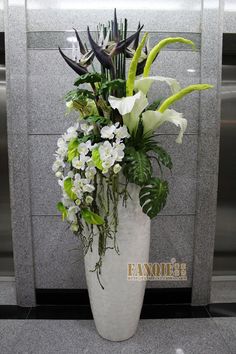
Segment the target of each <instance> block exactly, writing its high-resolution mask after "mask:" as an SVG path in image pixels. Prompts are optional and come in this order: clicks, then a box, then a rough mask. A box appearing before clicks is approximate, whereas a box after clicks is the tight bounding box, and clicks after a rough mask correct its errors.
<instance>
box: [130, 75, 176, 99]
mask: <svg viewBox="0 0 236 354" xmlns="http://www.w3.org/2000/svg"><path fill="white" fill-rule="evenodd" d="M155 81H162V82H166V83H167V84H168V85H169V86H170V89H171V92H172V94H175V93H177V92H178V91H179V90H180V89H181V87H180V84H179V82H178V81H177V80H175V79H172V78H171V77H164V76H148V77H141V78H140V79H137V80H135V82H134V90H135V91H142V92H143V93H144V94H145V95H146V94H147V93H148V91H149V90H150V88H151V86H152V84H153V83H154V82H155Z"/></svg>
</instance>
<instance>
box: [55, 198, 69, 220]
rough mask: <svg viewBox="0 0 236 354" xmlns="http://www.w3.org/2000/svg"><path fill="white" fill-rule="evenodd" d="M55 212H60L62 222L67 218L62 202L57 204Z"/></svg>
mask: <svg viewBox="0 0 236 354" xmlns="http://www.w3.org/2000/svg"><path fill="white" fill-rule="evenodd" d="M57 210H58V211H60V213H61V216H62V220H64V219H65V218H66V217H67V209H66V207H65V206H64V204H63V203H62V202H59V203H57Z"/></svg>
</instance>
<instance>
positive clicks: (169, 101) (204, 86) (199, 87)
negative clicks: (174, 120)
mask: <svg viewBox="0 0 236 354" xmlns="http://www.w3.org/2000/svg"><path fill="white" fill-rule="evenodd" d="M212 87H213V86H212V85H208V84H196V85H190V86H187V87H185V88H184V89H182V90H180V91H179V92H177V93H176V94H175V95H172V96H170V97H168V98H167V99H166V100H165V101H164V102H162V104H161V106H160V107H159V108H158V112H161V113H163V112H164V111H165V110H166V109H167V108H168V107H169V106H170V105H172V104H173V103H174V102H176V101H178V100H180V99H181V98H183V97H184V96H185V95H187V94H189V93H191V92H193V91H196V90H197V91H201V90H208V89H210V88H212Z"/></svg>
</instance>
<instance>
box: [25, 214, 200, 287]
mask: <svg viewBox="0 0 236 354" xmlns="http://www.w3.org/2000/svg"><path fill="white" fill-rule="evenodd" d="M193 224H194V216H191V215H187V216H158V217H157V218H156V219H155V220H154V221H153V222H152V227H151V246H150V261H151V262H161V261H163V262H165V261H170V259H171V258H172V257H174V258H176V260H177V261H181V262H187V278H188V279H187V281H183V282H179V281H178V282H174V281H171V282H167V281H162V282H161V281H154V282H153V281H150V282H147V287H186V286H190V285H191V279H192V248H193V247H192V243H193ZM32 225H33V237H34V240H33V244H34V250H35V254H34V257H35V277H36V287H38V288H67V289H69V288H86V281H85V272H84V259H83V253H82V247H81V243H80V241H79V240H77V238H76V237H75V236H74V235H73V234H72V233H71V231H70V230H68V225H67V224H66V222H64V223H63V222H62V220H61V218H60V217H59V216H34V217H33V218H32ZM118 243H119V240H118ZM45 245H47V246H46V247H45Z"/></svg>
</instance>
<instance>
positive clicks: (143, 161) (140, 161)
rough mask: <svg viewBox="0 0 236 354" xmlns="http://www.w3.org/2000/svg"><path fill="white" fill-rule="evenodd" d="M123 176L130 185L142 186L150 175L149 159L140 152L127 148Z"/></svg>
mask: <svg viewBox="0 0 236 354" xmlns="http://www.w3.org/2000/svg"><path fill="white" fill-rule="evenodd" d="M125 162H126V164H125V166H124V175H125V176H126V178H127V179H128V180H129V182H131V183H135V184H138V185H139V186H142V185H144V184H145V183H146V182H147V181H148V180H149V179H150V177H151V175H152V165H151V162H150V159H149V157H148V156H147V155H146V154H145V152H144V151H142V150H135V149H134V148H132V147H131V148H128V149H127V150H126V154H125Z"/></svg>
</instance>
